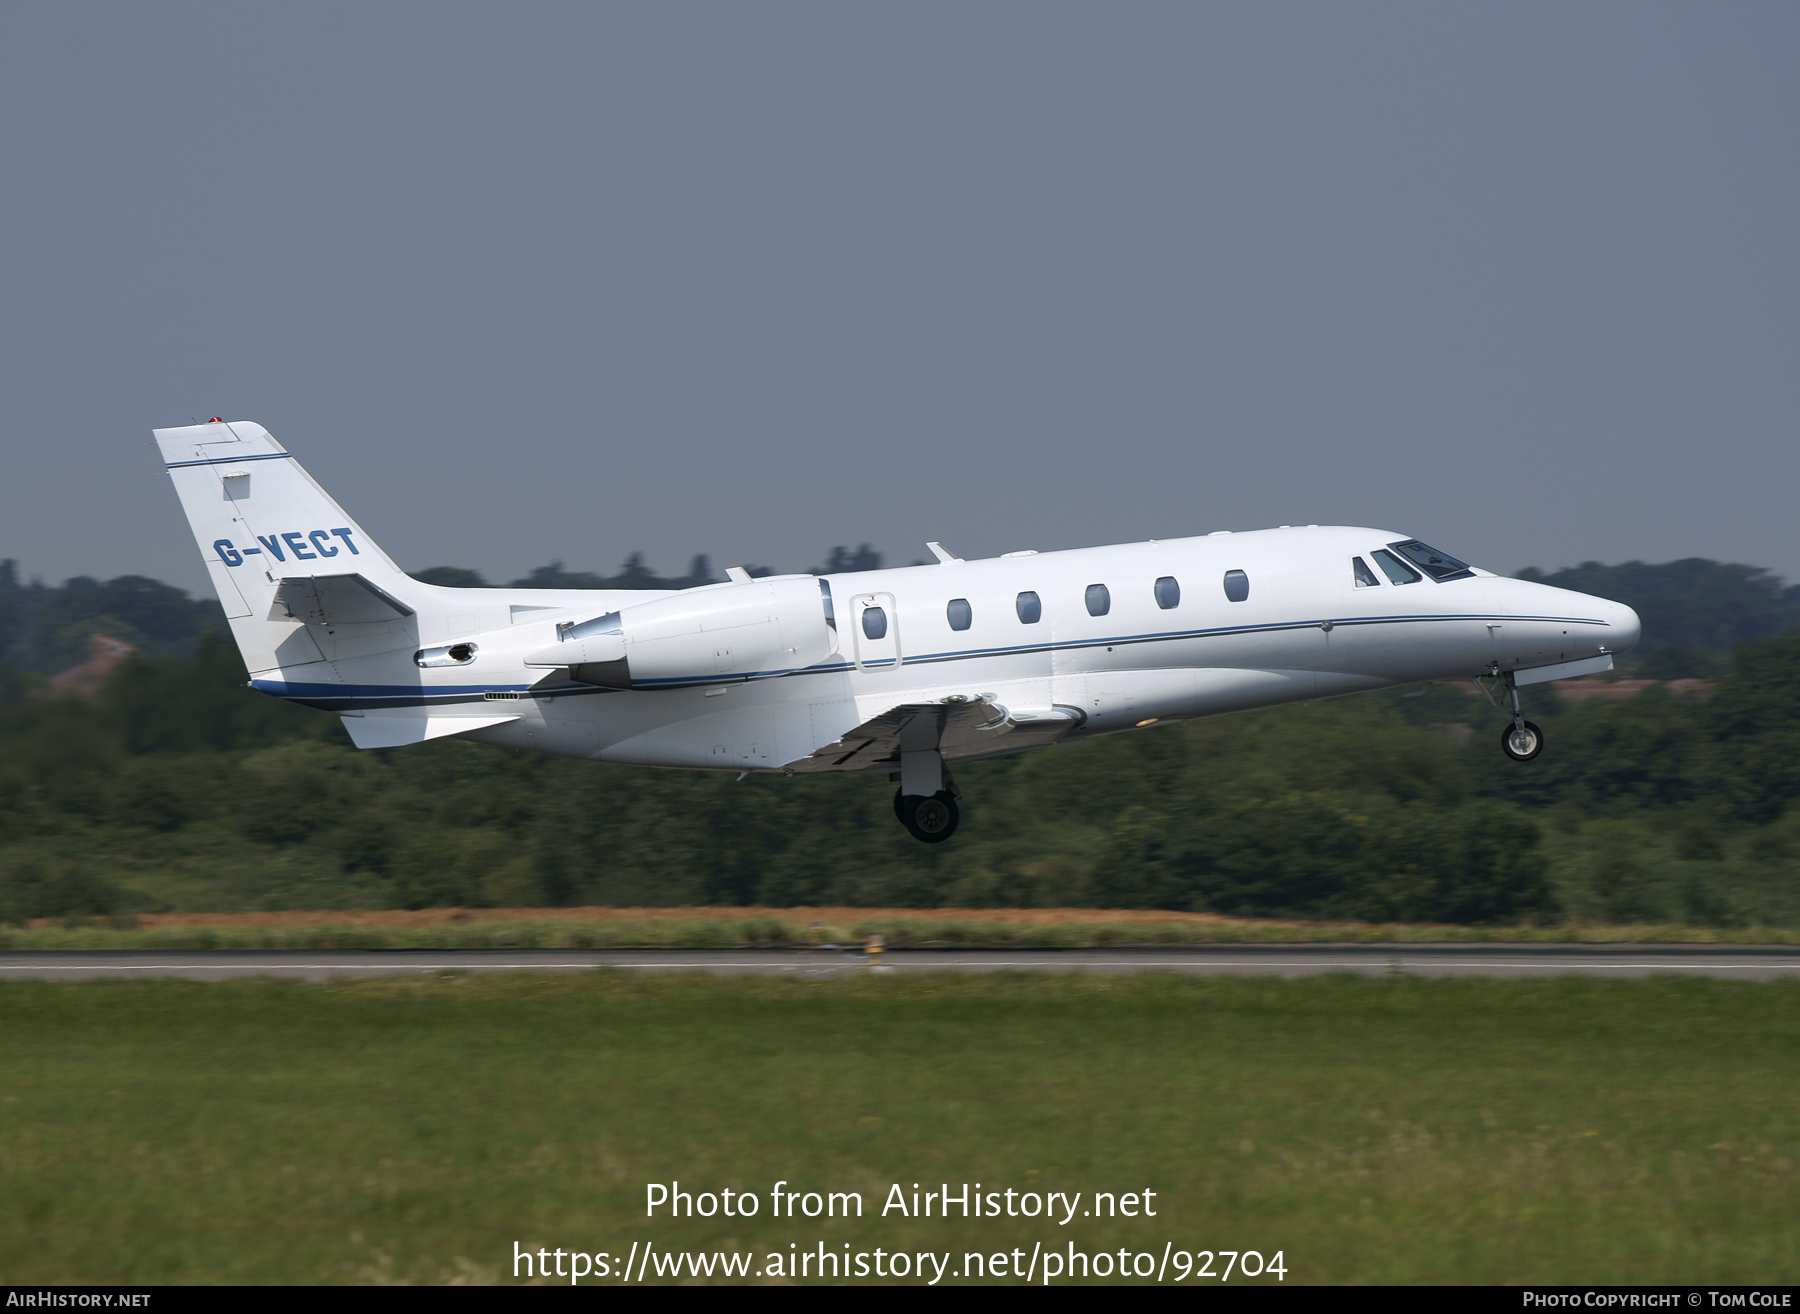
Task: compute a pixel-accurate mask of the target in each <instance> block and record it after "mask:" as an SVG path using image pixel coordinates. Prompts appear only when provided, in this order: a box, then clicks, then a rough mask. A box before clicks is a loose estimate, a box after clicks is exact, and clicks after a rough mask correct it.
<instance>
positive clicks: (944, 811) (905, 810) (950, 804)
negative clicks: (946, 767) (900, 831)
mask: <svg viewBox="0 0 1800 1314" xmlns="http://www.w3.org/2000/svg"><path fill="white" fill-rule="evenodd" d="M899 807H900V820H901V821H902V822H904V823H905V825H906V829H907V831H908V832H909V833H910V834H911V835H912V837H913V838H914V839H916V840H918V841H919V842H920V843H921V844H942V843H943V842H944V841H945V840H947V839H949V838H950V837H951V836H952V835H954V834H956V824H957V822H958V821H960V820H961V816H960V814H959V812H958V810H957V807H956V799H955V798H953V797H952V796H951V794H950V791H949V790H939V791H938V792H937V793H935V794H932V795H930V796H929V797H924V796H921V795H918V794H910V795H906V796H903V797H901V799H900V801H899Z"/></svg>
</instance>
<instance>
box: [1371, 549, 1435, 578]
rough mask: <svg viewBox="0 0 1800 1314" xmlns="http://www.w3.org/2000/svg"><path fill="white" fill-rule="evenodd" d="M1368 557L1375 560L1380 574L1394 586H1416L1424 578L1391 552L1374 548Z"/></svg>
mask: <svg viewBox="0 0 1800 1314" xmlns="http://www.w3.org/2000/svg"><path fill="white" fill-rule="evenodd" d="M1369 555H1370V556H1372V557H1374V558H1375V564H1376V565H1378V566H1380V567H1381V573H1382V574H1383V575H1386V576H1387V577H1388V578H1389V579H1391V580H1392V581H1393V582H1394V583H1396V584H1417V583H1418V582H1419V581H1420V580H1421V579H1423V578H1424V576H1423V575H1421V574H1419V572H1418V571H1416V570H1414V569H1413V568H1412V567H1411V566H1409V565H1407V564H1406V563H1405V562H1404V561H1402V560H1400V558H1399V557H1397V556H1395V555H1394V554H1393V553H1392V552H1388V551H1386V550H1384V549H1382V548H1376V549H1375V551H1373V552H1371V553H1369Z"/></svg>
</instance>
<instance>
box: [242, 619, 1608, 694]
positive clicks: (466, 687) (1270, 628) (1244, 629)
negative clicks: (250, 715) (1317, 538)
mask: <svg viewBox="0 0 1800 1314" xmlns="http://www.w3.org/2000/svg"><path fill="white" fill-rule="evenodd" d="M1442 621H1491V622H1495V623H1506V622H1514V623H1516V622H1519V621H1541V622H1552V623H1557V624H1563V625H1601V626H1605V625H1607V622H1606V621H1603V620H1597V619H1594V618H1592V617H1585V616H1483V615H1475V614H1468V615H1455V616H1430V615H1413V616H1356V617H1349V618H1346V619H1344V620H1332V621H1330V624H1331V626H1332V628H1333V629H1337V628H1339V627H1344V628H1350V627H1357V626H1369V625H1416V624H1421V623H1437V622H1442ZM1325 623H1326V622H1325V621H1322V620H1309V621H1281V622H1277V623H1275V624H1270V625H1233V626H1224V627H1220V628H1215V629H1206V630H1168V631H1164V632H1162V633H1155V634H1128V635H1118V636H1114V637H1112V638H1104V639H1080V640H1074V641H1068V642H1063V643H1039V644H1015V645H1011V646H1007V647H996V648H965V649H961V650H959V651H952V652H933V653H920V654H918V655H917V656H910V657H904V658H903V659H902V660H901V661H900V663H899V664H900V665H902V666H924V665H935V664H938V663H942V662H952V661H967V660H973V659H976V658H982V657H1011V656H1017V655H1019V654H1021V653H1034V652H1074V651H1080V650H1082V649H1086V648H1104V647H1108V646H1115V647H1116V646H1120V645H1124V644H1134V645H1135V644H1144V643H1171V642H1178V641H1180V640H1183V639H1205V638H1219V637H1223V636H1226V635H1236V634H1276V633H1281V632H1283V631H1290V630H1304V629H1317V628H1319V627H1321V626H1322V625H1324V624H1325ZM862 665H863V666H864V667H865V668H866V667H876V668H880V669H889V668H892V667H893V666H894V665H895V660H894V658H892V657H884V658H879V659H877V660H874V661H864V662H863V663H862ZM855 669H856V663H855V662H851V661H842V660H840V661H833V662H821V663H819V664H818V665H816V666H808V667H806V668H805V669H804V670H779V671H749V672H743V671H740V672H737V673H735V674H728V675H712V676H708V677H706V678H705V679H685V678H680V677H673V678H666V679H659V680H639V681H636V682H634V687H635V688H639V689H670V688H681V687H684V686H686V687H693V686H698V685H706V684H732V683H739V684H741V683H743V682H744V681H746V680H767V679H776V678H780V677H782V676H789V675H828V674H831V673H832V672H835V671H849V670H855ZM250 684H251V687H252V688H254V689H256V690H258V691H259V692H261V693H266V694H273V695H274V696H276V697H278V698H286V699H290V700H291V701H294V702H301V703H307V704H309V705H311V706H315V707H328V708H333V709H347V708H352V707H356V708H363V707H368V708H375V707H422V706H429V705H435V704H451V703H465V702H483V701H487V700H486V699H484V698H483V697H482V695H483V694H489V693H517V694H523V695H525V696H526V697H528V698H533V697H538V696H543V695H555V696H558V697H563V696H566V695H569V694H604V693H619V692H623V691H622V690H617V689H609V688H601V687H599V686H596V685H590V684H578V683H570V684H557V685H550V686H543V685H529V684H459V685H430V686H421V685H406V684H311V683H308V684H293V683H289V682H287V681H283V680H252V681H251V682H250ZM494 701H501V700H494ZM505 701H511V700H505Z"/></svg>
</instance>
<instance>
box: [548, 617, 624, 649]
mask: <svg viewBox="0 0 1800 1314" xmlns="http://www.w3.org/2000/svg"><path fill="white" fill-rule="evenodd" d="M624 632H625V626H624V624H623V623H622V622H621V621H620V620H619V613H618V612H616V611H609V612H607V613H606V615H604V616H596V617H594V619H593V620H584V621H564V622H562V624H560V625H558V626H557V627H556V639H557V642H559V643H567V642H568V641H569V640H571V639H588V638H592V637H593V636H594V635H596V634H623V633H624Z"/></svg>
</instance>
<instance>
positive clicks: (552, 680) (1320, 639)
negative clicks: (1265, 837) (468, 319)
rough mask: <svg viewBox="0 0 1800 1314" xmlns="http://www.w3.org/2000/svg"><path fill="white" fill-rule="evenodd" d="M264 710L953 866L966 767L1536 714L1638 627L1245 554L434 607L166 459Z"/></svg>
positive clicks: (1080, 558) (878, 573)
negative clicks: (1339, 723)
mask: <svg viewBox="0 0 1800 1314" xmlns="http://www.w3.org/2000/svg"><path fill="white" fill-rule="evenodd" d="M156 441H157V443H158V445H159V446H160V447H161V449H162V456H163V460H164V462H165V463H166V464H167V466H168V470H169V474H170V476H171V478H173V479H174V481H175V490H176V492H177V493H178V494H179V495H180V497H181V504H182V508H183V509H184V510H185V511H186V512H187V517H188V522H189V524H191V525H192V526H193V530H194V536H195V538H196V539H198V540H199V543H200V548H201V552H202V554H203V555H204V557H205V559H206V564H207V568H208V570H209V571H210V572H211V575H212V581H213V587H214V588H215V589H217V590H218V594H219V601H220V602H221V603H223V604H224V607H225V614H226V616H227V617H228V618H229V619H230V622H231V630H232V634H233V636H234V637H235V638H236V639H237V644H238V649H239V650H240V651H241V652H242V653H243V656H244V664H245V665H246V666H247V667H248V668H249V671H250V675H251V685H252V687H253V688H256V689H259V690H261V691H263V692H264V693H268V694H273V695H275V696H276V697H278V698H285V699H287V700H289V701H290V702H296V703H301V704H303V705H305V706H307V707H317V708H321V709H323V710H325V711H329V712H335V713H337V714H338V715H339V716H341V717H343V720H344V727H345V729H346V730H348V731H349V734H350V738H351V740H352V741H354V742H355V744H356V746H357V747H358V748H395V747H399V746H401V745H405V744H415V743H420V742H422V741H424V740H427V739H437V738H440V737H442V736H446V735H455V736H458V737H460V738H463V739H472V740H476V741H478V742H480V743H486V744H494V745H498V746H500V747H503V748H514V749H521V748H523V749H531V750H533V751H536V752H540V753H556V754H561V755H563V756H566V757H581V758H588V759H591V760H594V761H599V762H627V763H632V764H635V765H639V766H658V767H686V768H694V769H699V770H713V771H734V772H750V771H781V772H785V773H786V774H788V775H792V774H794V773H795V772H813V771H882V772H887V773H889V778H890V779H891V780H894V781H896V782H898V784H899V789H898V791H897V793H896V795H895V811H896V812H897V813H898V814H899V817H900V820H901V821H902V822H903V823H904V824H905V826H906V828H907V829H908V830H909V831H911V832H912V834H913V835H914V836H916V837H917V838H919V839H921V840H923V841H925V842H926V843H936V842H939V841H941V840H945V839H948V838H949V837H950V835H951V833H952V832H953V831H954V830H955V829H956V822H957V805H956V800H957V797H958V794H959V791H958V790H957V787H956V785H955V782H954V781H953V780H952V779H951V776H950V772H949V769H948V768H949V764H950V763H953V762H958V761H964V760H968V759H972V758H979V757H994V756H998V755H1001V754H1006V753H1018V752H1023V751H1025V750H1027V749H1034V748H1044V747H1048V746H1050V745H1053V744H1071V743H1076V742H1079V741H1080V740H1082V739H1085V738H1087V737H1088V736H1089V735H1096V734H1108V733H1111V732H1113V731H1116V730H1129V729H1133V728H1135V727H1142V726H1150V725H1157V724H1160V723H1163V722H1168V721H1181V720H1188V719H1191V718H1193V717H1200V716H1215V715H1217V714H1219V713H1221V712H1236V711H1243V710H1245V709H1248V708H1254V707H1270V706H1274V705H1276V704H1280V703H1297V702H1305V701H1308V700H1311V699H1314V698H1328V697H1332V696H1335V695H1338V694H1348V693H1358V692H1361V691H1364V690H1370V689H1385V688H1389V687H1391V686H1393V685H1398V684H1407V683H1413V682H1420V681H1425V682H1429V681H1434V680H1473V681H1475V682H1476V683H1477V684H1478V685H1479V686H1480V687H1481V688H1482V689H1483V691H1484V692H1486V693H1487V694H1488V696H1489V698H1490V699H1492V698H1493V697H1494V696H1495V695H1496V694H1498V695H1501V696H1503V697H1504V696H1507V695H1510V697H1511V710H1512V720H1511V722H1510V724H1508V725H1507V727H1506V729H1505V732H1504V734H1503V736H1502V739H1501V746H1502V748H1503V749H1504V750H1505V751H1506V753H1507V755H1508V756H1510V757H1512V758H1514V759H1516V760H1518V761H1521V762H1527V761H1530V760H1531V759H1532V758H1534V757H1536V756H1537V755H1538V752H1539V751H1540V750H1541V749H1542V747H1543V735H1542V734H1541V733H1540V732H1539V730H1538V728H1537V726H1535V725H1533V724H1532V723H1531V722H1530V721H1527V720H1526V719H1525V716H1524V713H1523V710H1522V708H1521V706H1520V703H1519V693H1518V690H1519V687H1520V686H1522V685H1529V684H1535V683H1538V682H1541V681H1545V680H1556V679H1564V678H1568V677H1571V676H1578V675H1587V674H1591V673H1594V672H1597V671H1605V670H1609V669H1611V667H1612V664H1613V657H1614V655H1615V654H1617V653H1622V652H1624V651H1626V650H1627V649H1629V648H1630V647H1631V646H1632V645H1633V644H1634V643H1636V642H1637V639H1638V618H1637V615H1636V613H1634V612H1633V611H1632V610H1631V608H1629V607H1626V606H1622V605H1620V604H1619V603H1616V602H1608V601H1606V600H1604V599H1602V598H1594V597H1589V596H1587V595H1586V594H1582V593H1571V592H1569V591H1567V590H1565V589H1555V588H1550V587H1548V586H1547V585H1543V584H1533V583H1528V582H1526V581H1524V580H1516V579H1506V578H1502V577H1500V576H1497V575H1494V574H1491V573H1489V572H1488V571H1485V570H1477V569H1475V568H1474V567H1472V566H1467V565H1465V564H1463V563H1462V562H1460V561H1458V560H1456V559H1455V558H1454V557H1451V556H1447V555H1446V554H1444V553H1442V552H1439V551H1437V550H1436V549H1435V548H1431V547H1427V546H1426V545H1425V544H1424V543H1421V542H1419V541H1418V540H1417V539H1415V538H1412V537H1410V536H1408V535H1405V534H1397V533H1393V532H1390V531H1387V530H1380V529H1348V528H1340V527H1337V526H1320V525H1305V526H1283V527H1281V528H1280V529H1264V530H1257V531H1255V532H1251V533H1230V532H1225V531H1220V532H1217V533H1212V534H1207V535H1204V536H1202V537H1197V538H1177V539H1166V540H1160V541H1151V542H1148V543H1124V544H1119V545H1116V546H1113V547H1096V548H1083V549H1080V550H1078V551H1070V552H1044V553H1038V552H1009V553H1007V554H1006V555H1004V556H1001V557H998V558H995V559H992V560H982V561H964V560H963V559H962V558H960V557H956V556H952V555H951V554H950V553H949V552H947V551H945V550H944V548H943V547H941V546H940V545H938V544H936V543H932V544H929V546H930V548H931V550H932V552H933V554H934V555H935V556H936V557H937V564H935V565H928V566H912V567H908V568H905V569H901V570H872V571H863V572H859V573H856V574H842V575H824V576H816V577H815V576H812V575H776V576H769V577H764V578H760V579H753V578H751V576H750V575H749V574H747V573H746V572H745V571H743V570H741V569H738V568H733V569H732V570H731V571H730V572H728V573H729V575H730V579H729V580H728V581H727V582H726V583H723V584H709V585H705V586H704V587H701V588H692V589H682V590H680V591H678V592H666V591H665V592H647V591H641V590H604V589H602V590H593V589H488V588H477V589H458V588H443V587H439V586H437V585H432V584H423V583H420V582H419V581H418V580H415V579H412V578H411V577H409V576H408V575H407V574H406V573H405V572H404V571H402V570H401V569H400V568H399V567H398V566H396V565H395V564H394V563H393V561H392V560H391V559H390V558H389V557H388V555H387V554H386V553H385V552H383V551H382V550H381V549H380V548H379V547H378V546H376V544H375V541H374V540H373V539H372V538H370V537H369V536H368V535H367V534H365V533H364V532H363V530H362V528H361V527H360V526H359V525H358V524H357V523H356V522H355V521H354V520H352V519H351V518H350V517H349V516H348V515H346V514H345V513H344V512H343V511H342V510H341V509H339V507H338V504H337V503H336V502H334V501H333V500H332V499H331V498H330V497H329V496H328V495H327V494H326V493H325V491H324V490H323V489H322V488H320V487H319V485H318V484H316V483H314V482H313V480H312V479H311V477H310V476H308V475H307V473H306V471H304V470H303V469H301V468H300V463H299V462H298V461H296V460H295V459H294V458H293V457H292V456H290V455H289V454H288V452H287V450H286V448H285V447H283V446H282V445H281V444H280V443H278V442H276V441H275V439H274V438H273V437H272V436H271V435H270V434H269V432H268V430H266V429H264V428H263V427H262V426H261V425H258V424H251V423H246V422H229V423H228V422H225V421H223V420H214V421H213V422H212V423H210V424H202V425H195V426H192V427H188V428H181V429H158V430H156Z"/></svg>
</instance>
